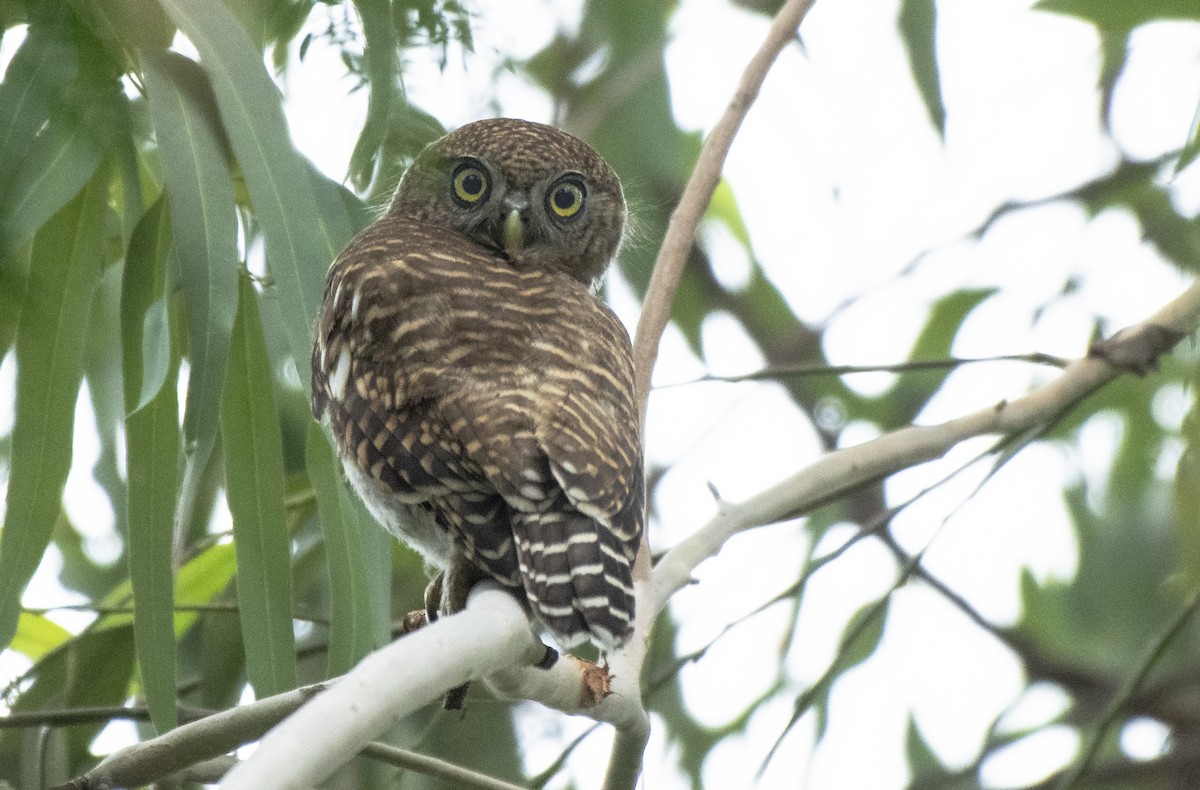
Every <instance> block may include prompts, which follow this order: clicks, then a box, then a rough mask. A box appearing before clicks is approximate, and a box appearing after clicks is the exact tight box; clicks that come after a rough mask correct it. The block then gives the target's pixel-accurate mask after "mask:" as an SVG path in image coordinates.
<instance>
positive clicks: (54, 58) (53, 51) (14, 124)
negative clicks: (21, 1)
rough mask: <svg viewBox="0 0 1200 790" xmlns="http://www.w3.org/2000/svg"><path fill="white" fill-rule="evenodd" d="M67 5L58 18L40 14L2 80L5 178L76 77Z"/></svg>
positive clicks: (0, 137)
mask: <svg viewBox="0 0 1200 790" xmlns="http://www.w3.org/2000/svg"><path fill="white" fill-rule="evenodd" d="M65 11H66V5H65V4H62V5H61V6H59V7H58V9H56V13H54V15H53V17H54V18H52V19H45V20H35V21H33V22H31V23H30V25H29V33H28V35H27V36H26V37H25V41H24V42H23V43H22V44H21V48H20V49H18V50H17V52H16V54H15V55H13V59H12V62H10V63H9V65H8V69H7V70H6V71H5V73H4V79H3V81H0V184H4V183H5V182H7V181H8V179H9V177H10V176H11V175H12V174H13V173H14V172H15V171H16V170H17V167H18V166H19V165H20V164H21V163H22V162H23V161H24V160H25V158H26V157H27V156H28V155H29V148H30V146H31V145H32V144H33V141H34V138H35V137H36V136H37V133H38V131H39V130H40V129H41V128H42V126H43V125H44V124H45V123H46V121H48V120H49V119H50V111H51V109H52V108H53V107H54V106H55V105H56V104H57V103H58V102H59V100H60V99H61V96H62V94H63V93H65V92H66V90H67V88H68V87H70V85H71V83H72V82H74V81H75V79H76V77H77V75H78V72H79V52H78V48H77V47H76V45H75V42H74V40H73V39H72V38H71V36H70V35H69V33H68V32H67V31H66V29H65V25H64V24H63V19H62V17H63V16H64V12H65Z"/></svg>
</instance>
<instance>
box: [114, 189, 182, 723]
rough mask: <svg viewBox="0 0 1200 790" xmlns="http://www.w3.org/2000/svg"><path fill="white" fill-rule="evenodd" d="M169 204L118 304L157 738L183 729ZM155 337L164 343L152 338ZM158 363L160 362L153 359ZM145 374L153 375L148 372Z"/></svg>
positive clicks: (140, 622)
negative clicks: (151, 385)
mask: <svg viewBox="0 0 1200 790" xmlns="http://www.w3.org/2000/svg"><path fill="white" fill-rule="evenodd" d="M168 225H169V222H168V217H167V212H166V201H165V200H164V199H162V198H160V199H159V200H158V201H157V202H156V203H155V205H154V206H153V207H152V208H151V209H150V210H149V211H148V212H147V213H146V214H145V216H143V217H142V221H141V222H139V223H138V226H137V228H135V230H134V233H133V237H132V239H131V241H130V245H129V251H128V253H127V254H126V256H125V279H124V289H123V293H122V299H121V308H122V310H121V312H122V329H123V331H122V340H123V341H124V343H123V345H124V360H125V366H126V368H127V370H126V381H127V382H128V383H127V386H126V392H125V401H126V411H127V412H129V416H128V418H127V419H126V421H125V448H126V450H125V456H126V460H125V466H126V469H127V470H128V473H127V474H128V480H129V484H128V505H127V507H128V520H129V532H128V545H129V579H130V582H131V584H132V589H133V606H134V610H135V611H136V612H137V617H136V618H134V623H133V637H134V642H135V644H136V648H137V656H138V666H139V667H140V668H141V680H142V692H143V694H144V695H145V698H146V705H147V707H149V709H150V717H151V719H152V720H153V722H154V726H155V728H156V729H157V730H158V732H159V733H162V732H166V731H167V730H169V729H172V728H174V727H175V726H176V725H177V724H178V723H179V721H178V715H177V709H176V700H175V685H176V672H175V658H176V650H175V616H174V615H175V612H174V594H173V593H174V589H173V588H174V579H173V573H172V557H171V549H172V543H173V540H172V539H173V536H174V510H175V495H176V488H177V485H178V480H177V469H178V465H179V404H178V402H177V400H176V395H175V388H174V387H164V386H162V382H163V381H164V380H166V378H167V377H168V374H169V373H171V372H172V371H171V370H169V369H170V368H174V367H177V365H178V355H177V354H172V353H171V342H170V329H169V325H168V322H167V320H166V302H165V300H164V299H163V298H162V296H161V294H162V292H163V288H164V283H165V280H166V266H167V252H168V249H169V245H170V233H169V228H168ZM156 294H158V295H159V297H158V299H157V301H155V302H154V305H159V306H161V307H162V311H161V312H162V315H163V319H164V320H163V323H162V325H161V326H158V327H155V326H153V325H152V324H151V322H150V321H149V317H150V316H151V315H153V314H155V311H153V310H151V311H149V312H146V310H145V307H144V306H145V303H146V301H147V300H148V299H151V298H153V297H154V296H155V295H156ZM142 312H146V316H147V321H146V324H145V330H144V331H143V332H141V333H140V334H136V333H135V331H134V330H136V329H140V327H138V326H137V323H138V322H137V320H136V319H137V316H138V314H140V313H142ZM152 332H157V333H158V334H159V335H160V336H161V337H155V335H153V334H150V333H152ZM158 345H161V346H163V349H164V350H163V354H164V356H165V357H166V359H165V361H164V363H163V365H162V368H163V369H162V372H161V376H159V375H158V373H157V372H155V373H153V374H151V375H147V376H145V377H143V371H144V370H147V368H146V367H145V366H144V365H143V363H142V356H143V354H142V349H145V348H149V347H151V346H158ZM151 362H152V363H154V364H157V362H156V361H154V360H152V361H151ZM147 372H148V371H147ZM139 378H141V379H142V387H141V390H142V392H141V395H140V397H139V400H138V403H137V404H136V405H134V404H133V403H132V400H133V398H132V395H133V393H134V392H135V390H134V387H135V386H136V382H137V380H138V379H139ZM151 378H157V387H156V388H155V389H154V391H153V392H151V393H150V396H149V397H146V390H147V387H146V384H147V382H148V381H149V380H150V379H151Z"/></svg>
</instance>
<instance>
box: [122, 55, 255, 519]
mask: <svg viewBox="0 0 1200 790" xmlns="http://www.w3.org/2000/svg"><path fill="white" fill-rule="evenodd" d="M142 61H143V71H144V74H145V79H146V93H147V97H148V99H149V106H150V119H151V121H152V122H153V124H154V128H155V130H156V133H157V137H158V146H159V151H160V155H161V158H162V161H163V175H164V179H165V186H166V191H167V196H168V198H169V200H170V216H171V229H172V236H173V250H174V259H175V261H176V264H177V268H176V274H175V278H174V279H175V281H176V282H178V284H179V287H180V288H181V289H182V291H183V294H184V297H185V298H184V301H183V304H184V312H185V316H186V319H187V349H188V363H189V366H190V367H189V370H190V373H189V377H188V393H187V401H186V406H185V410H184V421H183V433H184V439H185V444H184V448H185V452H186V458H187V464H186V467H185V470H184V477H183V486H182V489H181V491H180V496H179V508H178V511H177V512H178V513H179V514H180V517H181V518H186V517H187V516H188V514H190V512H191V505H192V503H193V501H194V499H195V496H196V492H197V487H198V486H199V481H200V477H201V473H202V472H203V469H204V467H205V466H206V465H207V463H208V459H209V456H210V454H211V453H212V448H213V444H214V442H215V440H216V435H217V422H218V418H217V412H218V404H219V403H220V396H221V389H222V383H223V381H224V376H225V367H226V360H227V358H228V355H229V333H230V331H231V329H232V327H233V320H234V315H235V313H236V312H237V265H238V254H237V224H236V217H235V213H234V194H233V186H232V184H231V183H230V180H229V172H228V168H227V166H226V160H225V155H224V151H223V147H222V142H221V136H220V131H219V130H218V129H216V128H214V127H213V118H214V115H215V113H214V112H213V108H212V105H213V100H212V95H211V90H210V89H209V88H208V85H207V83H206V82H205V80H204V75H203V72H201V71H200V69H199V68H198V67H197V66H196V64H195V63H193V62H191V61H189V60H187V59H186V58H184V57H182V56H180V55H175V54H172V53H165V54H144V55H143V58H142ZM160 359H161V357H160ZM144 384H145V381H143V385H144Z"/></svg>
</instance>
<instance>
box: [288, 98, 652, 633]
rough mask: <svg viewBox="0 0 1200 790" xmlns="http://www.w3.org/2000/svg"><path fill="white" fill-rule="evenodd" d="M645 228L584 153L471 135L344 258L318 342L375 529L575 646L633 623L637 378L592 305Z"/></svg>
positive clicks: (400, 193)
mask: <svg viewBox="0 0 1200 790" xmlns="http://www.w3.org/2000/svg"><path fill="white" fill-rule="evenodd" d="M624 221H625V201H624V197H623V196H622V192H621V185H620V182H619V181H618V180H617V177H616V175H615V174H614V173H613V171H612V170H611V169H610V168H609V166H608V165H607V163H605V161H604V160H603V159H601V158H600V156H599V155H598V154H597V153H596V152H595V151H594V150H592V149H591V148H590V147H589V146H588V145H587V144H585V143H584V142H582V141H580V140H578V139H577V138H575V137H572V136H571V135H569V134H566V133H565V132H562V131H559V130H557V129H554V128H552V127H549V126H545V125H542V124H537V123H529V122H525V121H517V120H509V119H496V120H487V121H479V122H477V123H472V124H468V125H466V126H463V127H461V128H459V129H457V130H456V131H454V132H451V133H450V134H448V135H446V136H445V137H443V138H441V139H440V140H437V141H435V142H434V143H432V144H430V145H429V146H428V147H427V148H426V149H425V150H424V151H423V152H422V153H421V154H420V156H418V157H417V159H416V161H415V162H414V163H413V165H412V167H411V168H410V169H409V170H408V172H407V173H406V174H405V176H404V178H403V179H402V180H401V182H400V186H399V187H398V188H397V191H396V195H395V197H394V199H393V200H392V204H391V207H390V208H389V209H388V211H387V213H386V214H385V215H384V216H383V218H382V219H380V220H379V221H378V222H376V223H375V224H373V225H371V226H370V227H368V228H367V229H366V230H364V231H363V232H362V233H360V234H359V235H358V236H357V237H356V238H355V239H354V240H353V241H351V242H350V244H349V246H347V247H346V249H345V250H344V251H343V252H342V254H341V255H340V256H339V257H338V259H337V260H336V261H335V262H334V264H333V267H332V268H331V269H330V271H329V278H328V282H327V283H326V288H325V297H324V302H323V304H322V306H321V312H320V318H319V322H318V326H317V336H316V344H315V346H314V348H313V362H312V407H313V413H314V414H315V415H316V416H317V417H318V419H320V418H322V417H324V416H328V418H329V420H330V422H331V424H332V428H333V435H334V438H335V441H336V444H337V449H338V451H339V453H340V455H341V458H342V463H343V466H344V467H345V470H346V473H347V475H348V477H349V479H350V482H351V483H352V484H353V486H354V488H355V489H357V490H358V493H359V494H360V495H361V496H362V498H363V500H364V501H365V502H366V504H367V507H368V508H369V509H370V511H371V512H372V514H373V515H374V516H375V518H376V519H378V520H379V521H380V523H382V524H383V525H384V526H385V527H386V528H387V529H388V530H389V531H391V532H392V533H394V534H395V535H396V536H397V537H399V538H401V539H402V540H404V541H405V542H407V543H408V544H409V545H411V546H413V547H414V548H416V549H417V550H418V551H420V552H421V553H422V554H423V555H424V556H425V558H426V559H427V560H428V561H429V562H430V563H432V564H433V565H435V566H437V567H438V568H441V569H443V570H444V571H445V573H446V575H447V577H449V576H450V575H451V574H456V575H471V574H474V576H475V577H477V578H487V577H490V578H493V579H495V580H496V581H498V582H500V584H502V585H504V586H506V587H507V588H509V589H511V590H512V591H514V592H515V593H516V594H517V595H518V597H520V598H521V599H522V600H523V601H525V602H527V604H528V607H529V608H530V610H531V611H532V612H533V613H534V614H535V615H536V616H537V617H538V618H539V619H540V620H541V621H542V622H543V623H544V624H545V625H546V626H547V627H548V628H549V630H550V632H551V633H552V634H553V635H554V637H555V639H556V640H557V641H558V642H559V643H560V645H561V646H563V647H566V648H569V647H573V646H575V645H577V644H579V643H580V642H583V641H586V640H589V639H590V640H591V641H592V642H593V643H595V644H596V645H597V646H598V647H600V648H601V649H603V650H610V649H613V648H615V647H617V646H619V645H621V644H622V643H623V642H624V641H625V640H626V638H627V637H628V635H629V633H630V630H631V628H632V625H633V605H634V604H633V581H632V567H633V560H634V555H635V553H636V552H637V548H638V543H639V541H640V539H641V533H642V519H643V498H644V494H643V480H642V455H641V441H640V435H639V428H638V412H637V407H636V405H635V401H634V394H633V364H632V356H631V353H630V345H629V336H628V334H627V333H626V331H625V329H624V327H623V326H622V325H621V323H620V322H619V321H618V320H617V318H616V317H615V316H614V315H613V313H612V312H611V311H610V310H609V309H608V308H607V307H606V306H605V305H604V304H603V303H602V302H601V301H600V300H599V299H598V298H597V297H596V296H595V295H594V293H593V288H594V286H595V285H596V281H597V279H598V278H599V277H600V276H601V275H602V274H603V272H604V270H605V269H606V268H607V266H608V264H609V262H610V261H611V259H612V258H613V256H614V255H615V254H616V251H617V247H618V245H619V244H620V240H621V231H622V227H623V225H624ZM451 586H452V585H451V582H450V579H449V578H447V579H446V580H445V585H443V587H442V589H443V590H444V589H446V588H449V587H451ZM431 589H434V588H431ZM464 595H465V594H464ZM458 606H461V601H460V602H458V603H457V604H454V603H453V602H451V603H449V604H448V603H447V602H446V600H445V599H444V598H443V600H442V602H441V604H440V608H441V610H442V611H441V613H443V614H444V613H446V612H447V611H454V609H455V608H457V607H458ZM431 608H433V607H432V605H431ZM434 614H436V612H431V615H434Z"/></svg>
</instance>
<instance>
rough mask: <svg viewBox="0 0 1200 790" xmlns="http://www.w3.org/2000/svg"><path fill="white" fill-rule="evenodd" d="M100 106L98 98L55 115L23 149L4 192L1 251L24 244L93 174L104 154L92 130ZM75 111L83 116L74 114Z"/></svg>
mask: <svg viewBox="0 0 1200 790" xmlns="http://www.w3.org/2000/svg"><path fill="white" fill-rule="evenodd" d="M100 105H101V102H100V101H99V100H97V101H94V102H92V103H91V104H90V105H89V106H86V107H82V108H76V109H74V110H71V111H63V112H61V113H56V114H55V115H54V116H52V117H51V119H50V121H49V123H48V124H47V126H46V128H45V130H44V131H43V132H42V133H41V134H40V135H38V136H37V138H36V139H35V140H34V141H33V143H32V144H31V145H30V147H29V149H28V150H26V151H25V152H24V158H23V159H22V162H21V164H20V165H19V166H18V168H17V171H16V173H15V174H14V175H13V178H12V181H11V183H10V184H9V185H8V186H7V187H6V190H5V192H6V195H5V198H4V204H3V208H2V211H3V214H2V215H0V245H2V246H0V253H9V252H11V251H12V250H14V249H16V248H18V247H20V246H21V245H23V244H25V243H26V242H27V241H28V240H29V239H30V238H31V237H32V236H33V234H34V233H35V232H36V231H37V229H38V228H40V227H42V225H44V224H45V223H46V221H47V220H48V219H49V218H50V217H51V216H52V215H53V214H54V213H55V212H57V211H58V210H59V209H60V208H62V207H63V206H64V205H66V203H67V201H69V200H70V199H71V198H73V197H74V196H75V195H77V194H78V193H79V190H80V189H82V188H83V185H84V184H86V183H87V182H88V180H89V179H90V178H91V177H92V174H93V173H95V172H96V168H97V167H99V165H100V160H101V159H102V158H103V156H104V147H103V146H102V145H101V144H100V142H99V141H97V140H96V138H95V136H94V135H93V133H92V131H93V128H94V126H95V125H97V124H98V121H97V120H96V119H95V118H94V117H93V116H94V115H95V113H96V110H97V108H98V107H99V106H100ZM75 114H78V115H80V116H82V117H83V120H82V121H80V120H78V119H76V118H73V117H72V116H73V115H75Z"/></svg>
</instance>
